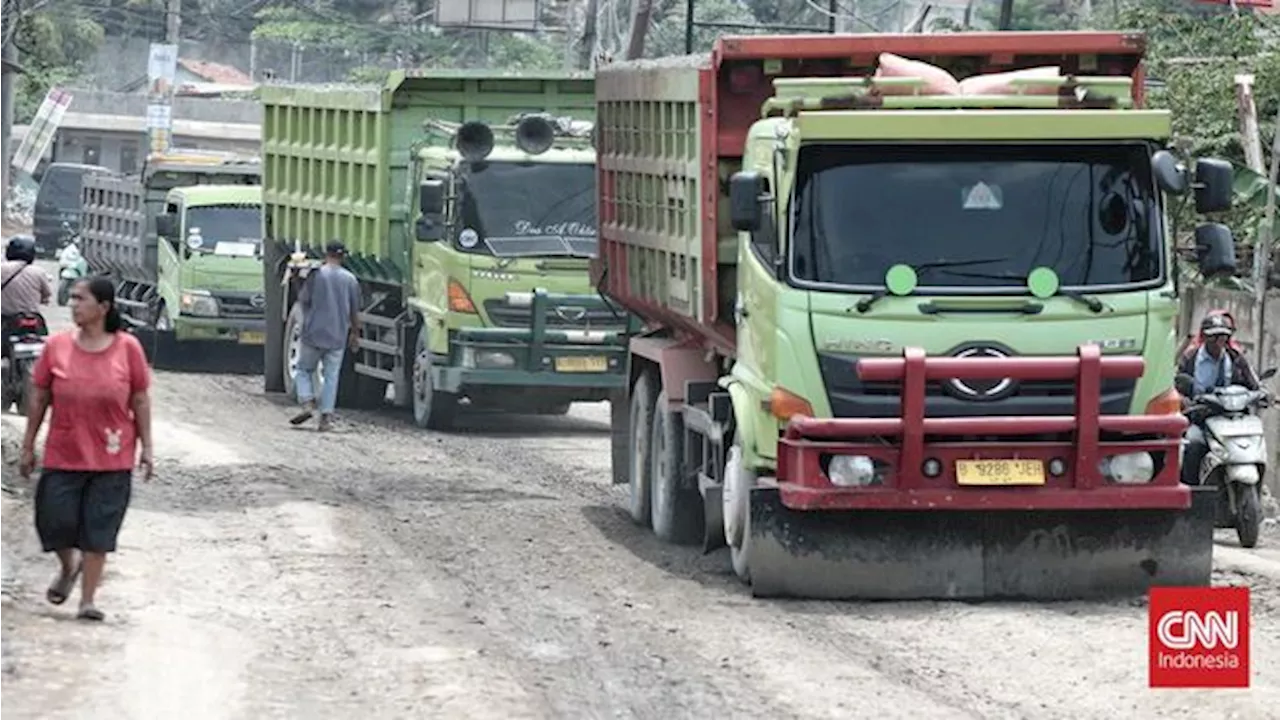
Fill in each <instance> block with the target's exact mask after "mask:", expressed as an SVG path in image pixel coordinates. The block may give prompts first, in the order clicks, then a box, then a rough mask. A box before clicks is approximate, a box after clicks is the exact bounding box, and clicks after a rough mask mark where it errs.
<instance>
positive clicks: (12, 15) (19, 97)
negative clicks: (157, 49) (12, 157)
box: [4, 0, 104, 123]
mask: <svg viewBox="0 0 1280 720" xmlns="http://www.w3.org/2000/svg"><path fill="white" fill-rule="evenodd" d="M4 16H5V18H4V19H5V32H4V38H5V41H6V42H11V43H13V45H14V47H15V48H16V49H17V50H18V52H19V53H20V55H19V57H20V60H19V63H20V64H21V65H22V68H23V70H25V71H26V72H24V73H23V74H22V75H20V76H19V79H18V82H17V88H16V91H15V93H14V95H15V97H14V121H15V122H17V123H26V122H29V121H30V120H31V118H32V117H33V116H34V115H35V113H36V110H37V109H38V108H39V107H40V103H41V102H42V101H43V100H44V96H45V94H46V93H47V92H48V91H49V88H51V87H56V86H59V85H64V84H66V83H67V82H68V81H69V80H72V79H74V78H75V77H77V76H78V75H79V74H80V72H81V71H82V69H83V66H84V63H86V62H88V61H89V60H90V59H92V58H93V56H94V53H96V52H97V50H98V48H99V47H100V46H101V45H102V40H103V37H104V31H103V28H102V26H101V25H100V24H98V23H97V22H96V21H95V20H93V19H92V18H91V17H89V13H88V12H86V10H85V8H84V7H82V6H81V5H79V4H77V3H75V2H72V1H71V0H36V1H35V2H27V3H23V2H19V1H17V0H7V1H6V2H5V5H4Z"/></svg>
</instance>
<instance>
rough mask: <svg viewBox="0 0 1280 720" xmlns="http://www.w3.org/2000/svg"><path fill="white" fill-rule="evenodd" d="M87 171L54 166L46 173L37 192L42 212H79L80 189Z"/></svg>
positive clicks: (37, 203) (37, 199) (37, 200)
mask: <svg viewBox="0 0 1280 720" xmlns="http://www.w3.org/2000/svg"><path fill="white" fill-rule="evenodd" d="M85 172H86V170H85V169H84V168H69V167H58V166H54V167H51V168H49V169H48V170H46V171H45V173H44V177H43V178H41V179H40V189H39V190H37V191H36V205H37V206H38V207H39V208H40V209H41V210H79V209H80V188H81V181H82V180H83V179H84V174H85Z"/></svg>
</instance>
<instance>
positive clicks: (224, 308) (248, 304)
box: [213, 291, 266, 319]
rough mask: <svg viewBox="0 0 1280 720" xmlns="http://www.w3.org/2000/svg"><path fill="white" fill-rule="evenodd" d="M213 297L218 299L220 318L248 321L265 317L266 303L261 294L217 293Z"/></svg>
mask: <svg viewBox="0 0 1280 720" xmlns="http://www.w3.org/2000/svg"><path fill="white" fill-rule="evenodd" d="M213 296H214V297H215V298H217V299H218V315H219V316H220V317H228V318H246V319H257V318H261V317H263V308H264V307H265V306H266V303H265V300H264V297H263V294H262V293H260V292H231V291H217V292H214V293H213Z"/></svg>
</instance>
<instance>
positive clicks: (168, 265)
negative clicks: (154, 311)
mask: <svg viewBox="0 0 1280 720" xmlns="http://www.w3.org/2000/svg"><path fill="white" fill-rule="evenodd" d="M164 212H165V213H166V214H170V215H171V216H172V217H174V218H176V219H177V221H176V223H175V227H176V229H177V232H176V233H174V237H161V238H157V240H158V242H157V246H158V247H157V248H156V255H157V258H158V265H159V271H158V272H157V277H156V280H157V283H158V284H159V286H160V293H161V296H162V297H165V298H166V299H168V298H175V299H176V298H177V296H178V293H179V292H180V291H181V290H182V286H181V282H180V275H181V271H182V238H183V237H184V233H186V231H187V228H186V223H185V222H183V212H182V203H181V200H180V199H178V198H170V199H169V201H168V202H166V203H165V205H164Z"/></svg>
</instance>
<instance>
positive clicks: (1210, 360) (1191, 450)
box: [1178, 313, 1261, 485]
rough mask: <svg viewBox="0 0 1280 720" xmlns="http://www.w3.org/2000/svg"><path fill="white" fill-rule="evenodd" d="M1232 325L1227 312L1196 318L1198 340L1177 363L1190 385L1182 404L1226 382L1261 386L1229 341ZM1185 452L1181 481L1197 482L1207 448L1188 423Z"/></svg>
mask: <svg viewBox="0 0 1280 720" xmlns="http://www.w3.org/2000/svg"><path fill="white" fill-rule="evenodd" d="M1235 332H1236V328H1235V322H1234V319H1233V318H1232V317H1231V315H1230V314H1228V313H1215V314H1210V315H1206V316H1205V318H1204V320H1201V321H1200V337H1201V339H1202V343H1201V344H1200V346H1199V347H1198V348H1195V349H1191V348H1188V350H1187V352H1186V353H1185V355H1183V358H1182V362H1181V363H1180V364H1179V367H1178V374H1179V375H1182V376H1186V377H1188V378H1190V387H1189V388H1186V387H1184V388H1182V389H1183V390H1184V391H1185V392H1183V395H1184V396H1189V397H1184V399H1183V403H1184V406H1185V405H1186V403H1187V402H1189V400H1190V399H1191V398H1194V397H1195V396H1197V395H1201V394H1203V393H1206V392H1210V391H1212V390H1213V389H1215V388H1220V387H1226V386H1228V385H1243V386H1244V387H1246V388H1248V389H1249V390H1259V389H1261V383H1260V382H1259V381H1258V376H1257V375H1256V374H1255V373H1254V372H1253V368H1252V367H1250V365H1249V361H1248V360H1247V359H1245V356H1244V353H1243V352H1241V351H1240V349H1239V346H1238V345H1237V344H1236V343H1235V342H1234V341H1233V338H1234V336H1235ZM1184 437H1185V440H1186V443H1187V444H1186V452H1185V453H1184V454H1183V456H1182V482H1183V483H1185V484H1187V485H1196V484H1199V477H1200V463H1201V461H1202V460H1204V456H1205V454H1206V453H1208V452H1209V445H1208V443H1207V442H1206V441H1205V437H1204V430H1203V429H1202V428H1201V427H1200V426H1199V425H1197V424H1195V423H1192V424H1191V425H1189V426H1188V427H1187V431H1186V434H1185V436H1184Z"/></svg>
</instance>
